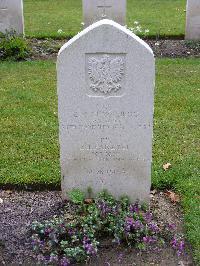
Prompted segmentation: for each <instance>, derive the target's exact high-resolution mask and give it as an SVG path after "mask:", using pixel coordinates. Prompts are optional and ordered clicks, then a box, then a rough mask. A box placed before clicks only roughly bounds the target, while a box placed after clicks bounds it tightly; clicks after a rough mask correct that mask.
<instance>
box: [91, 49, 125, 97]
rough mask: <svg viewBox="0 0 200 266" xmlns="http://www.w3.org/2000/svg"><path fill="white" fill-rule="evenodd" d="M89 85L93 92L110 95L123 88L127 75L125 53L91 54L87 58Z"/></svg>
mask: <svg viewBox="0 0 200 266" xmlns="http://www.w3.org/2000/svg"><path fill="white" fill-rule="evenodd" d="M87 60H88V62H87V71H88V76H89V87H90V89H91V90H92V91H93V92H96V93H101V94H104V95H108V94H110V93H112V92H114V93H116V92H117V91H119V90H120V89H122V79H123V78H124V75H125V56H124V55H109V54H102V55H95V54H94V55H90V56H89V57H88V58H87Z"/></svg>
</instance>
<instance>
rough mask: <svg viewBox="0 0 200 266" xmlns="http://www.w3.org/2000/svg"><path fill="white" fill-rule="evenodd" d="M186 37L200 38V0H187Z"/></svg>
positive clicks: (189, 38)
mask: <svg viewBox="0 0 200 266" xmlns="http://www.w3.org/2000/svg"><path fill="white" fill-rule="evenodd" d="M185 38H186V39H187V40H200V0H187V16H186V33H185Z"/></svg>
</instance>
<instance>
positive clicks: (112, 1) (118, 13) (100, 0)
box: [82, 0, 126, 27]
mask: <svg viewBox="0 0 200 266" xmlns="http://www.w3.org/2000/svg"><path fill="white" fill-rule="evenodd" d="M82 4H83V21H84V25H85V27H88V26H89V25H91V24H92V23H94V22H97V21H99V20H101V19H111V20H114V21H115V22H117V23H119V24H121V25H125V24H126V0H117V1H116V0H92V1H91V0H82Z"/></svg>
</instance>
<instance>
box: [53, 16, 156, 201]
mask: <svg viewBox="0 0 200 266" xmlns="http://www.w3.org/2000/svg"><path fill="white" fill-rule="evenodd" d="M154 68H155V67H154V56H153V52H152V50H151V49H150V47H149V46H148V45H147V44H146V43H145V42H144V41H142V40H141V39H139V38H138V37H137V36H136V35H134V34H133V33H131V32H130V31H129V30H127V29H126V28H124V27H122V26H120V25H119V24H117V23H115V22H113V21H111V20H107V19H105V20H101V21H99V22H97V23H95V24H93V25H91V26H90V27H88V28H87V29H85V30H83V31H82V32H81V33H79V34H78V35H77V36H75V37H74V38H73V39H71V40H70V41H69V42H67V43H66V44H65V45H64V46H63V47H62V48H61V50H60V52H59V55H58V62H57V77H58V106H59V107H58V108H59V112H58V113H59V132H60V134H59V138H60V156H61V173H62V191H63V196H64V198H66V192H68V191H71V190H73V189H74V188H79V189H81V190H82V191H85V192H86V191H87V189H88V188H92V191H93V193H94V195H95V194H96V193H97V192H100V191H102V190H103V189H107V190H108V191H109V192H110V193H112V194H113V195H114V196H115V197H117V198H118V197H120V196H121V195H128V196H129V197H130V198H131V200H132V201H133V200H136V199H140V200H144V201H147V200H148V198H149V192H150V184H151V158H152V131H153V98H154V97H153V95H154V76H155V73H154V72H155V71H154Z"/></svg>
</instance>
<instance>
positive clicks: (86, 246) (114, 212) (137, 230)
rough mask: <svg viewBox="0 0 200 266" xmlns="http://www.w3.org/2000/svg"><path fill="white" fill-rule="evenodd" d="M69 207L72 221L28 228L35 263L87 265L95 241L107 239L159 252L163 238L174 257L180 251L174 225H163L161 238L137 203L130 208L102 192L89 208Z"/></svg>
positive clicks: (83, 205)
mask: <svg viewBox="0 0 200 266" xmlns="http://www.w3.org/2000/svg"><path fill="white" fill-rule="evenodd" d="M77 195H78V194H77ZM79 196H80V195H79ZM81 198H82V197H81ZM73 204H74V207H75V208H74V213H73V217H74V219H73V220H70V221H69V220H68V219H67V218H65V215H63V217H61V218H58V217H54V218H53V219H52V220H51V221H46V222H43V223H39V222H34V223H33V224H32V246H33V250H34V251H35V253H36V254H37V255H38V261H39V262H42V263H43V264H47V265H48V264H49V265H62V266H65V265H71V264H74V263H76V262H82V261H87V260H88V259H90V258H91V257H94V256H96V255H97V253H98V246H99V241H100V240H101V239H102V238H103V237H108V236H109V237H110V238H112V239H113V242H115V243H116V244H122V243H123V244H127V245H128V246H129V247H135V248H138V249H139V250H141V251H148V250H159V249H160V248H161V246H162V245H163V243H164V238H165V240H167V241H169V242H170V243H171V245H172V247H173V248H174V250H175V251H176V252H177V254H178V255H181V254H182V253H183V251H184V241H183V239H182V238H180V237H177V236H174V225H172V224H171V225H167V226H166V228H165V231H166V234H163V232H162V230H161V228H160V227H159V225H158V224H157V222H156V221H155V220H154V217H153V214H152V213H151V212H150V211H149V210H148V208H147V206H141V205H140V204H139V202H136V203H135V204H130V202H129V200H128V198H127V197H123V198H121V200H119V201H117V200H115V199H114V198H113V197H112V196H111V195H110V194H108V193H107V192H106V191H103V192H102V193H100V194H99V196H98V197H97V198H96V199H95V200H94V201H92V202H91V203H90V204H86V203H84V200H83V199H80V200H77V198H76V200H75V201H74V202H72V205H73ZM166 236H167V237H166Z"/></svg>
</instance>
